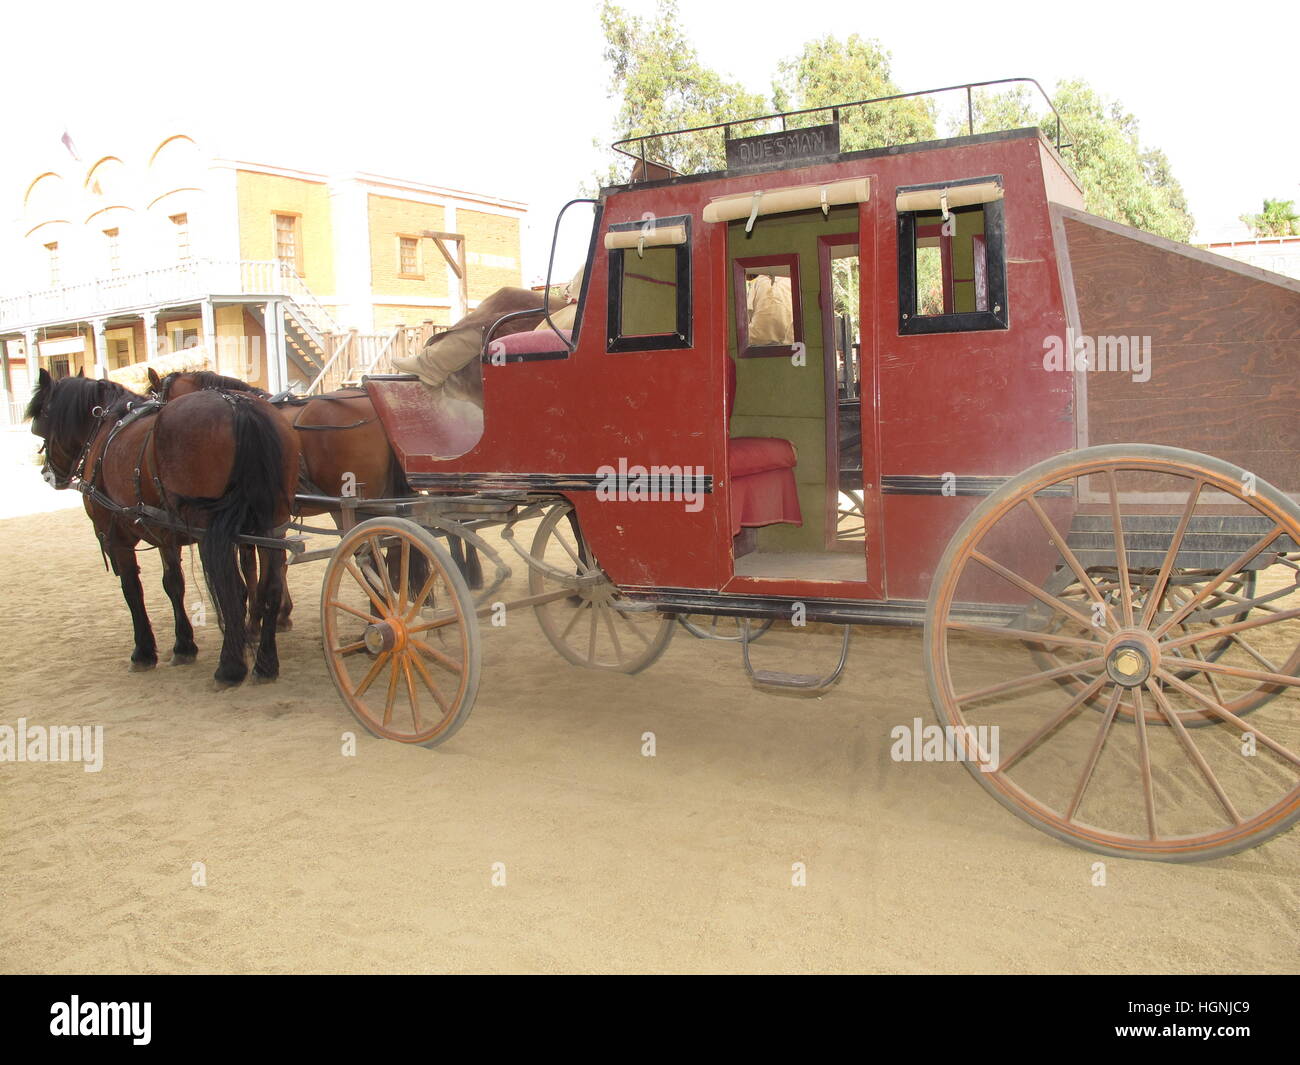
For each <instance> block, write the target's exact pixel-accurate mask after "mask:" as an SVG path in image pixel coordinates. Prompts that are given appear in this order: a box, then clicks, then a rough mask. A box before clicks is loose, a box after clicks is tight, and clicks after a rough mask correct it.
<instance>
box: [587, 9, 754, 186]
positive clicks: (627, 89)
mask: <svg viewBox="0 0 1300 1065" xmlns="http://www.w3.org/2000/svg"><path fill="white" fill-rule="evenodd" d="M600 25H601V29H602V30H603V31H604V34H605V60H606V62H608V63H609V65H610V80H609V91H610V95H611V96H613V97H616V98H619V99H621V101H622V103H621V106H620V107H619V112H618V128H619V129H620V130H622V131H623V132H622V136H625V137H640V136H645V135H647V134H651V133H663V132H666V131H668V130H674V129H685V128H688V127H691V126H702V125H710V124H712V123H715V122H726V121H728V120H731V119H740V118H747V117H749V116H751V115H759V114H762V113H763V112H765V111H766V110H767V101H766V100H764V99H763V97H762V96H761V95H760V94H758V93H753V92H749V91H747V90H746V89H745V88H744V87H743V86H742V85H740V84H739V83H738V82H734V81H728V80H726V79H725V78H723V77H722V76H721V75H720V74H718V73H717V72H716V71H714V70H710V69H709V68H708V67H706V66H704V65H703V64H702V63H701V62H700V59H699V56H698V55H697V54H696V52H695V49H694V48H693V47H692V46H691V43H690V42H689V41H688V40H687V39H686V37H685V36H684V35H683V33H682V31H681V29H680V18H679V16H678V12H677V3H676V0H658V5H657V7H656V11H655V17H654V19H653V21H651V22H646V21H645V20H643V19H641V18H638V17H636V16H633V15H629V14H628V13H627V12H626V11H625V10H623V8H621V7H619V6H618V5H616V4H614V3H611V2H610V0H605V2H604V4H603V5H602V6H601V9H600ZM646 156H647V158H649V159H651V160H653V161H655V162H660V163H666V164H668V165H669V166H671V167H672V168H673V169H674V170H678V171H680V172H682V173H684V174H689V173H695V172H699V171H705V170H719V169H722V168H723V167H724V166H725V165H726V155H725V151H724V147H723V136H722V131H721V130H714V131H711V132H706V133H696V134H690V135H687V136H682V137H672V138H669V139H665V140H653V141H650V142H649V143H648V144H647V146H646ZM616 169H622V170H625V169H626V166H625V165H624V166H622V167H618V166H617V164H616V166H612V167H611V168H610V170H611V173H610V180H619V178H617V177H615V176H614V174H615V171H616Z"/></svg>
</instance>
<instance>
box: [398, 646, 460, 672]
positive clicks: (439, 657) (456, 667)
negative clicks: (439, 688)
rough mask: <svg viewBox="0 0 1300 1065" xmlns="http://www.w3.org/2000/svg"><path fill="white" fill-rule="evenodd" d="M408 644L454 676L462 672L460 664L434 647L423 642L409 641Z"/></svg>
mask: <svg viewBox="0 0 1300 1065" xmlns="http://www.w3.org/2000/svg"><path fill="white" fill-rule="evenodd" d="M408 638H409V637H408ZM410 643H411V646H412V647H414V648H415V649H416V650H418V651H423V652H424V653H425V654H426V655H428V656H429V657H430V658H432V659H433V660H434V661H435V662H437V663H438V665H440V666H442V667H443V668H444V669H449V670H451V671H452V672H453V673H456V674H460V673H462V672H464V670H463V668H462V667H461V665H460V663H459V662H457V661H456V660H455V659H454V658H451V657H449V656H448V655H445V654H443V653H442V652H441V651H439V650H438V649H437V648H436V647H432V646H430V645H429V644H427V643H425V642H424V641H423V640H416V639H411V641H410Z"/></svg>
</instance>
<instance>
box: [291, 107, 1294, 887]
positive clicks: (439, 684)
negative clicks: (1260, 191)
mask: <svg viewBox="0 0 1300 1065" xmlns="http://www.w3.org/2000/svg"><path fill="white" fill-rule="evenodd" d="M989 84H992V83H989ZM1034 84H1035V87H1036V83H1034ZM979 88H980V87H979V86H970V87H967V86H963V87H960V88H959V90H958V91H959V92H960V91H961V90H964V91H965V93H966V98H967V99H968V100H969V98H970V94H971V91H972V90H978V89H979ZM944 91H947V90H944ZM1040 91H1041V90H1040ZM894 100H895V98H890V100H886V101H864V102H858V103H852V104H845V105H841V106H839V107H836V108H825V109H818V110H815V111H809V112H793V113H785V114H777V115H771V116H764V117H763V118H760V119H754V120H751V121H749V122H745V123H733V124H730V125H725V126H717V127H706V128H704V129H697V130H688V131H679V132H677V133H665V134H661V135H658V136H656V137H652V138H637V139H633V140H630V141H624V142H621V143H620V144H619V145H617V146H616V147H617V148H618V149H619V150H620V151H622V152H624V154H626V155H628V156H630V157H631V161H632V167H631V177H630V179H629V180H628V181H627V182H626V183H625V184H622V185H617V186H612V187H609V188H606V189H603V190H602V191H601V193H600V195H599V197H598V198H597V199H595V200H592V201H574V203H573V204H570V205H567V206H566V208H565V211H564V212H562V217H566V218H567V219H570V220H571V219H572V218H573V217H574V215H575V214H578V213H585V212H586V211H588V210H590V212H591V216H592V223H591V231H590V244H589V252H588V255H587V263H586V269H585V271H584V275H583V279H582V283H581V290H580V294H579V299H578V306H577V314H576V318H575V320H574V322H573V325H572V328H571V329H565V328H560V327H559V326H558V325H557V324H556V323H554V322H553V321H552V320H551V316H550V315H549V314H542V315H540V316H539V317H541V318H542V319H543V320H542V321H540V323H539V325H538V327H537V328H535V329H528V330H521V331H510V330H509V329H507V328H505V326H507V325H508V324H509V323H506V322H502V323H499V325H498V327H496V328H494V329H492V330H489V332H488V335H487V336H486V337H485V338H484V344H483V351H482V358H481V360H480V361H479V363H478V368H479V371H480V372H481V375H482V403H481V406H480V405H478V404H476V403H469V402H465V401H463V400H461V399H457V398H455V397H453V396H450V395H448V394H444V393H437V392H433V391H431V390H430V389H428V388H426V387H425V386H424V385H423V384H422V383H421V382H420V381H419V380H418V379H417V378H415V377H412V376H410V375H403V374H381V375H376V376H371V377H369V378H368V379H367V380H366V381H365V382H364V387H365V389H366V391H367V392H368V394H369V397H370V399H371V400H372V401H373V404H374V406H375V408H376V410H377V412H378V415H379V418H380V420H381V421H382V424H383V427H384V430H385V432H386V434H387V438H388V441H389V443H390V444H391V447H392V450H393V453H394V455H395V456H396V460H397V462H398V463H399V464H400V468H401V470H402V472H403V474H404V476H405V479H406V481H407V482H408V483H409V485H410V487H411V489H412V491H411V492H410V493H409V494H405V495H402V496H400V497H397V498H379V499H370V498H366V497H365V495H364V494H362V495H361V496H359V497H358V496H353V497H339V498H336V499H331V500H328V501H326V500H320V499H316V500H315V502H316V503H318V504H320V503H323V502H328V504H329V505H330V506H331V507H332V508H334V509H336V510H337V511H338V513H339V517H340V522H341V526H342V536H341V540H340V542H339V544H338V546H337V548H336V549H334V550H332V551H331V552H330V553H329V563H328V568H327V571H326V575H325V579H324V585H323V591H322V598H321V610H322V627H323V635H324V645H325V657H326V661H327V663H328V668H329V671H330V673H331V675H332V677H333V680H334V682H335V684H336V686H337V688H338V691H339V693H340V695H341V697H342V698H343V701H344V702H345V703H346V704H347V706H348V707H349V708H350V709H351V710H352V712H353V713H354V714H355V715H356V716H357V717H358V719H359V720H360V721H361V722H362V724H364V725H365V727H366V728H367V729H369V730H370V731H371V732H372V733H374V734H376V735H379V736H383V737H387V738H390V739H394V740H398V741H401V742H405V743H414V744H423V745H427V746H433V745H436V744H439V743H442V742H444V741H445V740H447V739H448V738H450V737H451V736H452V735H453V734H454V733H455V732H456V731H457V729H459V728H460V726H461V725H462V724H463V723H464V721H465V719H466V717H467V715H468V714H469V712H470V710H471V707H472V706H473V703H474V699H475V693H476V689H477V686H478V681H479V670H480V644H481V635H480V627H479V626H480V619H481V618H482V617H484V616H485V615H489V614H491V613H492V612H493V611H499V610H501V609H514V608H526V609H531V610H532V611H534V612H535V614H536V616H537V619H538V621H539V622H540V626H541V630H542V632H543V633H544V635H545V637H546V639H547V640H549V641H550V642H551V643H552V644H553V645H554V647H555V649H556V650H557V651H558V652H559V653H560V655H562V656H563V657H564V658H565V659H567V660H568V661H569V662H571V663H573V664H574V665H577V666H581V667H585V668H590V669H599V670H615V671H621V672H624V673H636V672H639V671H640V670H643V669H645V668H647V667H648V666H650V665H651V664H652V663H653V662H655V660H656V659H658V658H659V657H660V656H661V655H662V654H663V653H664V651H665V649H666V647H667V645H668V643H669V640H670V638H671V637H672V635H673V633H674V631H675V627H676V626H677V625H678V623H679V622H685V623H686V624H687V625H689V627H690V628H691V630H692V631H693V632H694V633H695V634H697V635H722V634H723V633H724V631H725V633H726V635H728V636H730V637H731V638H732V639H733V640H734V642H735V643H738V644H739V646H740V652H739V654H737V655H736V657H737V658H738V659H739V660H740V662H741V664H742V665H743V667H744V668H745V669H746V670H748V671H749V673H750V676H751V677H752V679H753V682H754V684H755V685H756V686H758V687H760V688H763V689H766V690H770V691H774V692H778V693H780V692H787V693H794V694H803V695H808V694H814V695H815V694H820V693H823V692H826V691H827V690H828V689H830V687H831V686H832V685H833V684H834V683H835V682H836V681H837V680H838V679H839V677H840V676H841V674H842V672H843V670H844V667H845V662H846V659H847V657H848V652H849V648H850V638H849V633H850V626H859V625H891V626H899V625H902V626H920V627H923V629H924V638H923V658H924V663H923V665H924V673H925V677H926V681H927V683H928V685H929V690H930V695H931V697H932V700H933V703H934V707H935V711H936V713H937V715H938V721H939V725H940V726H941V734H942V736H943V745H944V748H945V751H946V753H947V754H948V755H954V754H955V755H956V756H958V757H959V758H960V760H962V761H963V762H964V764H965V765H966V766H967V768H968V769H969V770H970V771H971V773H972V774H973V776H974V777H975V779H977V780H978V781H979V783H980V784H981V785H982V786H983V787H984V788H985V789H986V790H988V791H989V792H990V793H992V795H993V796H994V797H995V798H996V799H997V800H998V801H1000V802H1002V803H1003V804H1004V805H1006V806H1007V807H1008V808H1010V809H1011V810H1012V811H1013V812H1015V813H1016V814H1017V815H1019V816H1020V817H1022V818H1024V819H1025V820H1026V821H1028V822H1029V823H1031V824H1033V825H1034V826H1035V827H1037V828H1039V829H1041V830H1043V831H1045V832H1048V833H1051V834H1053V835H1055V836H1058V837H1060V838H1062V839H1065V840H1067V841H1069V842H1071V843H1074V844H1076V845H1079V846H1082V847H1085V848H1088V849H1091V850H1094V851H1099V852H1102V853H1105V854H1111V855H1122V856H1130V857H1138V858H1152V859H1163V860H1172V861H1187V860H1196V859H1202V858H1209V857H1214V856H1219V855H1223V854H1228V853H1232V852H1234V851H1237V850H1240V849H1242V848H1244V847H1247V846H1252V845H1254V844H1256V843H1259V842H1260V841H1262V840H1263V839H1266V838H1268V837H1270V836H1272V835H1273V834H1275V833H1277V832H1280V831H1282V830H1283V829H1285V828H1286V827H1288V826H1289V825H1291V824H1292V823H1294V821H1295V820H1296V818H1297V817H1300V780H1298V778H1300V694H1298V693H1297V690H1296V686H1297V679H1296V678H1297V676H1298V675H1300V590H1298V589H1297V576H1298V575H1300V547H1298V541H1300V507H1297V503H1296V498H1297V496H1296V491H1297V489H1300V470H1298V469H1297V463H1296V459H1297V455H1298V454H1300V422H1298V421H1297V418H1296V414H1297V408H1298V407H1300V391H1298V390H1297V385H1296V373H1295V371H1296V368H1297V367H1296V348H1295V344H1296V339H1297V337H1298V336H1300V282H1296V281H1292V280H1288V279H1285V278H1282V277H1279V276H1277V275H1273V274H1269V273H1266V272H1264V271H1261V270H1257V269H1254V268H1252V267H1249V266H1246V265H1243V264H1240V263H1235V262H1232V261H1229V260H1226V259H1222V258H1219V257H1217V256H1213V255H1209V254H1207V253H1203V252H1201V251H1199V250H1197V249H1194V248H1191V247H1188V246H1185V245H1181V244H1175V243H1173V242H1170V241H1167V240H1163V239H1161V238H1158V237H1154V236H1151V235H1148V234H1145V233H1141V232H1138V231H1136V230H1132V229H1129V228H1126V227H1124V226H1120V225H1117V224H1115V223H1113V222H1110V221H1107V220H1104V219H1102V218H1099V217H1095V216H1093V215H1090V214H1088V213H1086V212H1085V211H1084V209H1083V194H1082V190H1081V187H1080V185H1079V183H1078V181H1077V179H1076V178H1075V177H1074V176H1073V174H1072V173H1071V170H1070V166H1069V163H1068V158H1069V154H1068V153H1069V145H1068V139H1069V131H1068V128H1067V127H1066V125H1065V124H1064V123H1062V122H1060V121H1059V120H1057V121H1056V122H1054V123H1053V128H1052V129H1051V130H1050V131H1048V132H1044V131H1042V130H1039V129H1020V130H1012V131H1006V132H997V133H988V134H981V135H973V134H972V135H967V136H960V137H955V138H952V139H948V140H941V141H932V142H927V143H918V144H903V145H893V146H889V147H885V148H876V149H871V150H863V151H844V150H841V148H840V144H839V140H840V133H841V128H842V124H843V123H845V122H846V121H848V119H849V118H850V117H851V116H852V115H854V114H855V113H861V112H862V111H864V110H869V109H871V108H873V107H882V106H890V104H891V103H892V102H893V101H894ZM1049 106H1050V104H1049ZM678 136H692V137H695V138H699V137H701V136H711V137H715V138H716V140H717V146H718V155H719V159H720V160H721V158H722V157H723V156H724V155H725V159H726V165H725V168H724V169H719V170H716V171H714V172H710V173H702V174H679V173H676V172H674V171H672V170H671V169H670V168H669V167H667V166H666V165H664V164H663V163H662V162H660V161H659V160H658V159H657V158H656V153H657V152H658V150H659V149H660V148H661V147H662V146H663V145H665V144H666V143H669V142H671V141H672V139H673V138H674V137H678ZM558 228H559V223H558V222H557V230H558ZM552 257H553V258H554V253H553V255H552ZM548 283H549V278H548ZM488 529H494V530H496V531H497V533H498V535H496V536H494V537H493V538H491V539H489V538H486V537H485V536H484V535H483V534H484V532H485V531H486V530H488ZM522 529H526V530H527V535H526V536H524V535H521V530H522ZM470 548H472V549H473V550H474V551H475V552H477V553H478V554H479V555H480V556H481V557H482V558H484V559H485V560H486V562H487V566H486V567H485V572H484V576H483V579H482V581H481V582H476V583H480V584H481V587H480V588H478V589H472V588H471V587H470V582H467V581H466V579H465V577H464V576H463V575H462V571H461V569H462V567H461V566H459V565H458V564H457V563H456V562H455V561H454V560H453V555H455V556H457V557H461V558H463V557H464V555H465V553H466V551H467V549H470ZM320 554H321V553H320V552H316V553H311V552H309V553H308V554H307V555H304V556H302V557H304V558H306V557H313V555H315V556H319V555H320ZM520 567H522V572H526V574H527V581H528V588H527V593H528V594H527V595H525V596H523V597H521V598H517V599H515V600H514V601H511V602H504V603H503V600H502V593H501V589H502V587H503V585H504V583H505V581H506V579H507V578H508V576H509V575H510V573H511V572H512V571H514V572H520V571H521V570H520ZM773 624H777V625H779V626H781V627H782V628H783V629H789V630H790V631H791V632H795V633H797V632H799V631H800V630H801V629H813V628H817V629H820V630H822V631H824V630H825V626H826V625H833V626H840V627H841V629H840V631H841V633H842V638H841V640H840V641H839V642H838V643H837V649H838V650H837V653H832V654H831V655H830V656H829V658H828V661H827V662H826V663H825V665H824V667H823V668H820V669H818V670H816V671H812V672H808V673H790V672H783V671H781V670H778V669H773V668H761V667H762V666H763V662H762V658H763V655H764V653H765V651H766V650H767V647H768V644H767V643H762V644H756V640H757V637H758V636H759V635H760V634H761V633H762V632H763V631H764V630H765V629H766V628H767V627H769V626H772V625H773ZM801 638H802V637H801ZM814 643H816V644H817V646H818V647H820V648H822V649H823V650H825V645H824V643H817V642H816V641H814ZM720 653H728V652H727V651H726V649H725V648H720ZM920 664H921V663H918V665H920ZM917 680H918V683H919V682H920V673H919V672H918V677H917ZM836 697H843V698H860V699H863V700H864V702H866V703H867V704H868V705H870V700H869V696H867V694H866V693H865V692H860V691H855V692H852V693H850V692H849V691H848V690H846V689H841V691H840V692H839V693H837V695H836ZM894 724H897V723H895V722H893V721H885V722H883V723H882V729H881V737H882V743H888V739H887V737H888V735H889V730H890V726H891V725H894Z"/></svg>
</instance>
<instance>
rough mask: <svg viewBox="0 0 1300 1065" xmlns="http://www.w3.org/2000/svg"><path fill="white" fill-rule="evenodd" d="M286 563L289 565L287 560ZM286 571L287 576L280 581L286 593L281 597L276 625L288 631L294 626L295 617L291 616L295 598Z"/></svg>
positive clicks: (281, 629) (282, 630)
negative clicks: (290, 591)
mask: <svg viewBox="0 0 1300 1065" xmlns="http://www.w3.org/2000/svg"><path fill="white" fill-rule="evenodd" d="M285 565H286V566H287V565H288V562H286V563H285ZM284 572H285V574H286V576H285V577H284V579H282V580H281V582H280V584H281V586H282V587H283V589H284V594H283V596H282V597H281V599H280V616H279V617H278V618H277V619H276V623H275V627H276V628H277V629H279V630H280V631H281V632H287V631H288V630H289V629H291V628H293V618H291V617H290V616H289V615H290V614H292V613H293V599H292V598H291V597H290V596H289V580H288V577H287V572H288V571H287V570H286V571H284Z"/></svg>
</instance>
